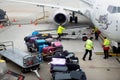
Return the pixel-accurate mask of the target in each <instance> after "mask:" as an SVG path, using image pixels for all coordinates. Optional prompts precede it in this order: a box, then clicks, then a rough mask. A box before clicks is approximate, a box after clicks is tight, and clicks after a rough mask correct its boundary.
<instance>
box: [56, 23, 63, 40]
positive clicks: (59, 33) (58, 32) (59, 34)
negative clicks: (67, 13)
mask: <svg viewBox="0 0 120 80" xmlns="http://www.w3.org/2000/svg"><path fill="white" fill-rule="evenodd" d="M63 30H65V28H64V26H62V25H59V26H58V29H57V34H58V37H57V39H61V36H62V34H63Z"/></svg>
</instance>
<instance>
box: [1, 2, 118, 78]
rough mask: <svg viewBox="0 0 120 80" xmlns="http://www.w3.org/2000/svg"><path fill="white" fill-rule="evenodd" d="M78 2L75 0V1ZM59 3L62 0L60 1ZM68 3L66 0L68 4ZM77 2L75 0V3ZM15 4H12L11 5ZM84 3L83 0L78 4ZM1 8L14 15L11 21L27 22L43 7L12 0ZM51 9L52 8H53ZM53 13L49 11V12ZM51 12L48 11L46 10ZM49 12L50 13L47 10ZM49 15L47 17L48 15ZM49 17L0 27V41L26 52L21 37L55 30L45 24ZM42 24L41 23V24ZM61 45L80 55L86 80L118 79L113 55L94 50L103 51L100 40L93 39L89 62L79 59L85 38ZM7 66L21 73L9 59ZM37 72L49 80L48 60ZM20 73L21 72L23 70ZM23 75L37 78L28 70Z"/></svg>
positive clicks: (68, 41)
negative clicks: (101, 53)
mask: <svg viewBox="0 0 120 80" xmlns="http://www.w3.org/2000/svg"><path fill="white" fill-rule="evenodd" d="M28 1H36V2H37V1H38V2H39V1H40V2H46V3H54V4H62V5H68V6H75V7H79V5H76V4H73V2H72V0H66V1H64V0H54V1H53V0H44V1H43V0H28ZM76 1H78V0H76ZM59 2H61V3H59ZM68 2H69V3H68ZM76 3H77V4H79V3H78V2H76ZM13 4H14V5H13ZM80 4H83V3H80ZM81 7H85V5H81ZM0 8H2V9H4V10H6V11H7V14H8V15H9V18H10V20H11V21H12V20H13V18H15V19H16V20H17V22H15V23H13V24H17V23H18V24H20V23H21V24H22V23H23V24H24V23H30V21H31V20H35V19H36V18H38V17H41V16H42V15H40V16H39V13H42V11H41V10H42V8H39V7H36V6H34V5H30V4H22V3H13V2H12V3H11V2H5V1H0ZM49 10H52V9H50V8H46V11H49ZM53 11H54V10H53ZM51 12H52V11H51ZM48 13H50V12H48ZM50 14H51V13H50ZM50 14H48V16H49V15H50ZM48 20H51V19H50V18H45V19H44V20H42V21H40V24H39V25H34V24H28V25H21V26H19V25H18V24H17V25H11V26H8V27H6V28H4V29H0V42H4V41H13V42H14V47H16V48H19V49H20V50H22V51H25V52H27V48H26V45H25V43H24V40H23V38H24V37H25V36H26V35H29V34H31V33H32V32H33V31H34V30H44V29H55V28H56V25H54V24H52V23H50V24H46V23H44V21H46V22H47V21H48ZM81 20H83V17H80V19H79V21H81ZM43 23H44V24H43ZM62 44H63V46H64V49H65V50H68V51H72V52H75V55H76V56H77V57H78V58H79V64H80V67H81V69H82V70H83V71H84V72H85V73H86V76H87V80H120V63H119V62H117V60H116V57H110V58H109V59H107V60H105V59H103V55H96V54H95V52H102V48H101V44H100V43H99V41H96V40H94V46H95V47H94V50H93V56H92V59H93V60H92V61H89V60H88V59H87V58H88V56H87V57H86V61H83V60H82V56H83V54H84V41H82V40H62ZM7 67H8V68H9V69H10V70H12V71H15V72H18V73H21V71H20V68H19V66H17V65H16V64H14V63H12V62H7ZM40 68H41V69H40V71H39V73H40V75H41V77H42V78H43V80H50V78H51V75H50V73H49V65H48V64H47V62H43V63H42V64H41V66H40ZM22 74H23V73H22ZM23 75H25V80H37V77H36V75H35V74H34V73H32V72H31V73H27V74H23Z"/></svg>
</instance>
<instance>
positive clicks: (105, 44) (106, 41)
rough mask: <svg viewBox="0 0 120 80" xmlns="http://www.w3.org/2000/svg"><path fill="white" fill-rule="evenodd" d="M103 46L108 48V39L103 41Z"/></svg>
mask: <svg viewBox="0 0 120 80" xmlns="http://www.w3.org/2000/svg"><path fill="white" fill-rule="evenodd" d="M103 45H104V46H105V47H109V46H110V41H109V40H108V39H104V43H103Z"/></svg>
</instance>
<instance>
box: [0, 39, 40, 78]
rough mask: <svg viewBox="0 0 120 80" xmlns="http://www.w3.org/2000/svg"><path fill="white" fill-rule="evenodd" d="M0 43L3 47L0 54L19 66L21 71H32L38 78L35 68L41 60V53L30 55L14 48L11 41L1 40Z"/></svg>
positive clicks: (37, 67) (36, 68)
mask: <svg viewBox="0 0 120 80" xmlns="http://www.w3.org/2000/svg"><path fill="white" fill-rule="evenodd" d="M1 44H2V45H3V47H4V48H3V50H0V55H1V56H3V57H4V58H6V59H8V60H10V61H12V62H13V63H15V64H17V65H18V66H20V67H21V71H22V72H23V73H26V72H30V71H33V72H35V73H36V75H37V77H38V78H40V75H39V74H38V72H37V70H38V69H39V65H40V63H41V62H42V56H41V54H37V55H30V54H28V53H26V52H23V51H21V50H19V49H17V48H14V46H13V41H7V42H2V43H1Z"/></svg>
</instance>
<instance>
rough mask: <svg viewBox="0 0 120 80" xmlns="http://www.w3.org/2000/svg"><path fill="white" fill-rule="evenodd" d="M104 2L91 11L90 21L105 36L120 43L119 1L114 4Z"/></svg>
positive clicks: (97, 4)
mask: <svg viewBox="0 0 120 80" xmlns="http://www.w3.org/2000/svg"><path fill="white" fill-rule="evenodd" d="M108 1H110V0H108ZM103 2H104V1H102V2H101V3H100V1H99V3H98V2H96V4H95V5H94V6H93V9H92V11H91V17H90V19H91V20H92V22H93V24H94V25H95V27H97V28H98V29H99V30H100V31H101V32H102V33H103V34H105V36H107V37H109V38H110V39H112V40H114V41H116V42H120V35H119V34H120V3H119V4H118V2H117V1H114V3H112V2H107V3H103ZM115 2H116V3H115ZM109 3H110V4H109Z"/></svg>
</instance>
